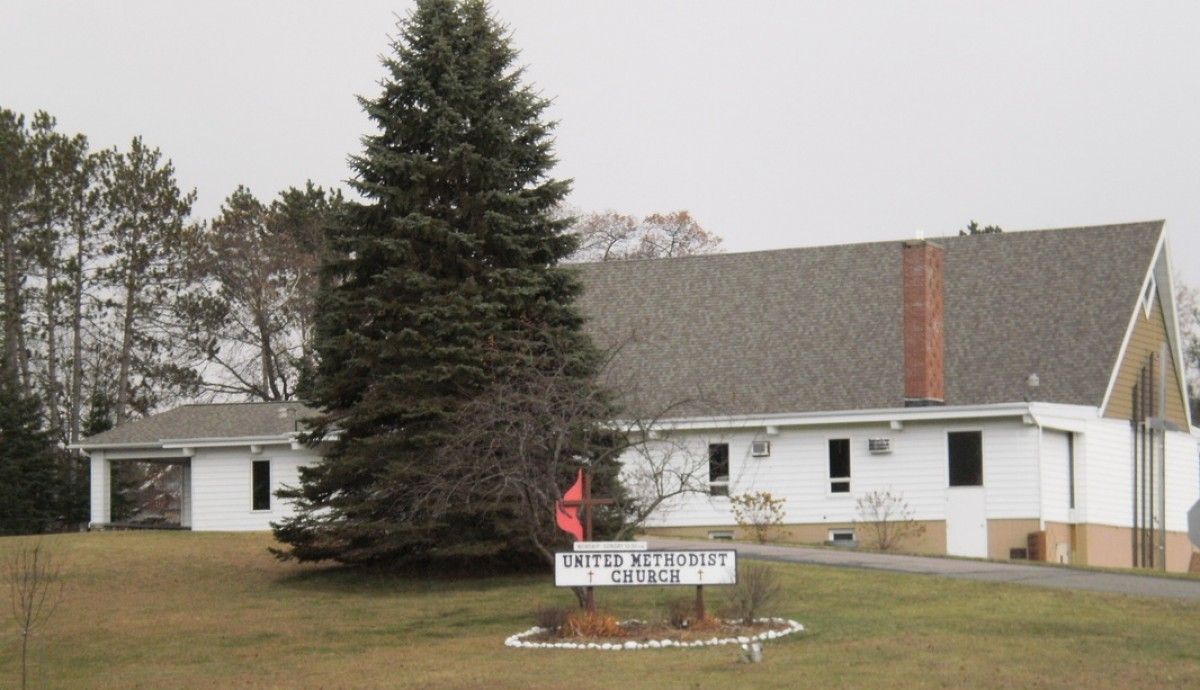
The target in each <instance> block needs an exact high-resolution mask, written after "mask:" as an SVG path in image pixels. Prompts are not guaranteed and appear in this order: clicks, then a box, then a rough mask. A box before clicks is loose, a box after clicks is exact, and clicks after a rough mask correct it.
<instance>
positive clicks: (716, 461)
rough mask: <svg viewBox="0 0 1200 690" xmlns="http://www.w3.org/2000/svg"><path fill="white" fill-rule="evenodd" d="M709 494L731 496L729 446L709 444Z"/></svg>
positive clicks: (726, 444) (725, 444)
mask: <svg viewBox="0 0 1200 690" xmlns="http://www.w3.org/2000/svg"><path fill="white" fill-rule="evenodd" d="M708 493H709V494H710V495H712V496H728V495H729V444H728V443H710V444H708Z"/></svg>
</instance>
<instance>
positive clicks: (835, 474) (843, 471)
mask: <svg viewBox="0 0 1200 690" xmlns="http://www.w3.org/2000/svg"><path fill="white" fill-rule="evenodd" d="M849 476H850V439H848V438H835V439H830V441H829V477H830V479H834V478H843V477H849Z"/></svg>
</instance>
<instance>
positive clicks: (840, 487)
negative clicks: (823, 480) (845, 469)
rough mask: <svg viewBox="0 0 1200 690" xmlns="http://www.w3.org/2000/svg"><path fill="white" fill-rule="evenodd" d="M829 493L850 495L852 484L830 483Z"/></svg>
mask: <svg viewBox="0 0 1200 690" xmlns="http://www.w3.org/2000/svg"><path fill="white" fill-rule="evenodd" d="M829 491H830V493H835V494H848V493H850V482H830V483H829Z"/></svg>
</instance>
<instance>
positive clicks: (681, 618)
mask: <svg viewBox="0 0 1200 690" xmlns="http://www.w3.org/2000/svg"><path fill="white" fill-rule="evenodd" d="M666 609H667V623H670V625H671V627H672V628H677V629H679V630H686V629H687V628H690V627H692V624H693V623H694V622H695V620H696V602H695V600H693V599H691V598H690V597H676V598H674V599H668V600H667V604H666Z"/></svg>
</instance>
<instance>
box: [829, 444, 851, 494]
mask: <svg viewBox="0 0 1200 690" xmlns="http://www.w3.org/2000/svg"><path fill="white" fill-rule="evenodd" d="M830 441H845V442H846V452H847V453H848V454H849V456H850V457H849V460H850V476H847V477H834V476H832V475H831V474H830V471H829V442H830ZM823 450H824V451H825V495H827V496H832V497H837V498H842V497H845V498H849V497H850V496H852V495H853V492H854V436H853V435H851V434H845V435H839V436H833V435H831V436H826V437H825V447H824V449H823ZM834 482H846V490H845V491H834V490H833V483H834Z"/></svg>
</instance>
